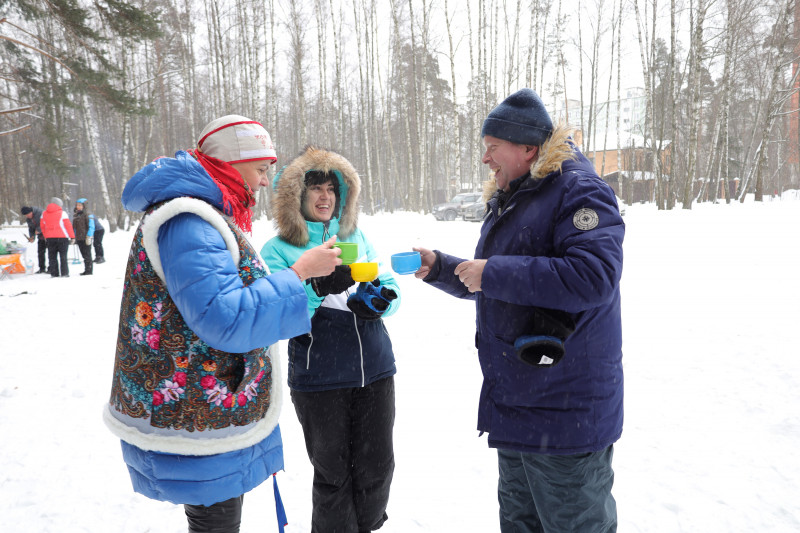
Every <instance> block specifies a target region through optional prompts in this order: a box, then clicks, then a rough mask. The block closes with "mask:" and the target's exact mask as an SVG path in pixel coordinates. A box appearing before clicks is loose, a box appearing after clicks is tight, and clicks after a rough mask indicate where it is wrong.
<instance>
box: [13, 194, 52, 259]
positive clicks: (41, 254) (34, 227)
mask: <svg viewBox="0 0 800 533" xmlns="http://www.w3.org/2000/svg"><path fill="white" fill-rule="evenodd" d="M19 212H20V213H22V216H24V217H25V222H27V223H28V242H33V241H34V240H36V242H37V245H36V252H37V254H36V255H37V258H38V260H39V270H37V271H36V273H37V274H45V273H47V271H48V269H47V268H45V255H46V254H45V252H46V251H47V239H45V238H44V235H42V228H41V226H40V222H41V218H42V208H41V207H31V206H29V205H24V206H22V208H21V209H20V210H19Z"/></svg>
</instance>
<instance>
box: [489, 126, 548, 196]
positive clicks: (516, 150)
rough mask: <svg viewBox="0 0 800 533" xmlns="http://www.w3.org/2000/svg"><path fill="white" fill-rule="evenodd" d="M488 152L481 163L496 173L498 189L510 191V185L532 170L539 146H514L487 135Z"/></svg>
mask: <svg viewBox="0 0 800 533" xmlns="http://www.w3.org/2000/svg"><path fill="white" fill-rule="evenodd" d="M483 145H484V146H485V147H486V151H485V152H484V153H483V157H482V158H481V162H482V163H483V164H484V165H489V168H490V169H492V170H493V171H494V179H495V181H496V182H497V188H498V189H502V190H504V191H505V190H508V184H509V183H511V182H512V181H514V180H515V179H517V178H519V177H520V176H522V175H523V174H525V173H526V172H528V171H529V170H530V169H531V163H533V161H535V159H536V155H537V154H538V153H539V147H538V146H528V145H525V144H514V143H512V142H509V141H506V140H503V139H498V138H497V137H492V136H491V135H486V136H484V138H483Z"/></svg>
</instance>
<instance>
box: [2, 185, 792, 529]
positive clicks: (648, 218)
mask: <svg viewBox="0 0 800 533" xmlns="http://www.w3.org/2000/svg"><path fill="white" fill-rule="evenodd" d="M798 220H800V200H797V199H794V200H783V201H772V202H767V203H764V204H755V203H746V204H744V205H740V204H733V205H727V206H726V205H708V204H701V205H697V206H695V207H694V209H692V210H691V211H684V210H681V209H676V210H674V211H669V212H663V211H662V212H658V211H656V210H655V208H654V207H653V206H651V205H633V206H629V207H628V209H627V214H626V215H625V221H626V223H627V236H626V239H625V268H624V273H623V281H622V291H623V294H622V302H623V319H624V329H623V337H624V346H623V349H624V353H625V355H624V364H625V378H626V379H625V386H626V397H625V409H626V415H625V429H624V432H623V436H622V439H621V440H620V441H619V442H618V443H617V445H616V447H615V456H614V467H615V471H616V484H615V487H614V495H615V497H616V499H617V505H618V511H619V531H621V532H624V533H627V532H669V533H672V532H687V533H696V532H703V533H731V532H752V531H759V532H789V531H800V492H798V489H797V483H798V482H797V480H798V479H800V461H798V459H797V455H796V454H797V453H798V448H800V346H798V345H799V344H800V334H798V331H800V312H798V302H800V268H799V267H800V225H798ZM360 225H361V227H362V228H363V229H364V231H365V232H366V234H367V236H368V237H369V238H370V239H371V240H372V242H373V243H374V244H375V246H376V248H377V249H378V251H379V252H381V253H382V254H383V256H384V259H385V260H386V261H387V262H388V257H389V256H390V255H391V254H392V253H395V252H399V251H405V250H410V249H411V247H412V246H415V245H422V246H425V247H429V248H439V249H442V250H444V251H447V252H450V253H455V254H460V255H462V256H463V257H471V253H472V251H473V249H474V245H475V242H476V240H477V234H478V229H479V225H478V224H475V223H471V222H463V221H456V222H436V221H435V220H434V219H433V217H432V216H430V215H427V216H423V215H419V214H411V213H395V214H391V215H389V214H381V215H377V216H373V217H367V216H363V217H362V218H361V224H360ZM20 231H24V230H22V229H20V228H6V229H4V230H2V231H0V238H4V239H7V240H11V239H14V240H18V241H19V240H21V235H20ZM106 233H107V235H106V239H105V248H106V258H107V262H106V263H105V264H102V265H97V266H96V267H95V275H94V276H85V277H81V276H78V275H77V274H79V273H80V272H81V271H82V265H80V264H78V265H71V266H70V268H71V273H72V276H71V277H70V278H68V279H51V278H50V277H49V276H47V275H24V274H20V275H15V276H13V279H12V280H6V281H0V331H2V333H1V334H0V433H1V435H0V532H4V533H12V532H14V533H16V532H25V533H29V532H57V533H72V532H97V533H108V532H131V533H133V532H136V533H140V532H143V531H150V532H170V533H171V532H176V533H177V532H181V531H186V525H185V524H186V521H185V517H184V514H183V510H182V508H181V507H179V506H175V505H171V504H168V503H162V502H155V501H151V500H148V499H146V498H144V497H142V496H139V495H137V494H134V493H133V491H132V490H131V486H130V481H129V478H128V474H127V471H126V469H125V466H124V465H123V463H122V458H121V452H120V447H119V442H118V441H117V439H116V438H115V437H113V436H112V435H111V434H110V433H109V432H108V431H107V430H106V428H105V426H104V425H103V423H102V421H101V407H102V405H103V403H104V402H106V401H107V399H108V395H109V387H110V378H111V371H112V365H113V358H114V343H115V338H116V327H117V319H118V312H119V300H120V295H121V289H122V276H123V273H124V264H125V261H126V256H127V251H128V247H129V245H130V240H131V233H130V232H128V233H125V232H117V233H115V234H108V232H106ZM272 235H273V230H272V227H271V223H270V222H268V221H266V220H263V221H259V222H257V223H256V224H255V230H254V234H253V239H252V240H253V242H254V244H255V245H256V246H257V247H259V248H260V246H261V244H262V243H264V242H265V241H266V240H267V239H268V238H269V237H271V236H272ZM28 253H29V256H30V257H31V258H32V259H33V260H34V262H35V249H34V248H33V246H31V247H30V249H29V251H28ZM70 255H72V252H71V253H70ZM398 279H399V283H400V287H401V290H402V294H403V305H402V307H401V308H400V310H399V311H398V313H397V314H396V315H394V316H392V317H390V318H388V319H387V320H386V323H387V327H388V329H389V332H390V334H391V337H392V341H393V343H394V347H395V354H396V357H397V367H398V374H397V376H396V386H397V424H396V426H395V452H396V457H397V467H396V471H395V478H394V483H393V485H392V497H391V500H390V502H389V509H388V513H389V521H388V522H387V523H386V525H385V526H384V528H383V529H382V531H385V532H387V533H400V532H402V533H409V532H416V531H420V532H423V531H424V532H436V533H442V532H444V533H449V532H464V531H469V532H481V533H484V532H496V531H498V530H499V527H498V519H497V498H496V492H495V491H496V483H497V466H496V454H495V452H494V451H493V450H490V449H489V448H488V447H487V445H486V439H485V437H481V438H479V437H478V433H477V431H476V430H475V423H476V404H477V400H478V391H479V388H480V383H481V375H480V369H479V367H478V361H477V354H476V351H475V349H474V347H473V345H472V339H473V333H474V308H473V304H472V303H469V302H463V301H458V300H456V299H453V298H450V297H448V296H446V295H444V294H443V293H440V292H438V291H436V290H434V289H432V288H430V287H427V286H425V285H424V284H423V283H421V282H420V281H419V280H416V279H414V278H413V276H398ZM282 353H283V354H284V356H285V345H284V346H283V350H282ZM284 362H285V361H284ZM284 367H285V364H284ZM283 381H284V384H285V379H284V380H283ZM284 388H285V385H284ZM281 428H282V431H283V437H284V447H285V456H286V471H285V472H281V473H279V475H278V481H279V484H280V489H281V494H282V496H283V500H284V503H285V505H286V510H287V514H288V518H289V526H288V528H287V532H298V533H299V532H308V531H309V526H310V513H311V475H312V469H311V467H310V465H309V462H308V458H307V456H306V452H305V447H304V444H303V438H302V434H301V431H300V427H299V425H298V423H297V420H296V418H295V414H294V410H293V409H292V406H291V403H290V401H289V400H288V391H287V399H286V402H285V404H284V408H283V415H282V417H281ZM274 514H275V512H274V503H273V496H272V487H271V483H265V484H264V485H262V486H261V487H259V488H257V489H256V490H254V491H252V492H251V493H249V494H248V495H247V496H246V497H245V507H244V517H243V524H242V532H243V533H249V532H263V531H276V526H275V517H274Z"/></svg>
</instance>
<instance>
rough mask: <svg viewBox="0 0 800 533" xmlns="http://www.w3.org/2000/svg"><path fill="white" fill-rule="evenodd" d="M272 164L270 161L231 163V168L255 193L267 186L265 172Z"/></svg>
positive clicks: (267, 181)
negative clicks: (237, 172)
mask: <svg viewBox="0 0 800 533" xmlns="http://www.w3.org/2000/svg"><path fill="white" fill-rule="evenodd" d="M272 163H274V161H272V160H271V159H259V160H257V161H245V162H243V163H231V166H232V167H233V168H235V169H236V170H237V171H239V174H241V175H242V178H243V179H244V181H245V183H247V184H248V185H249V186H250V189H252V191H253V192H254V193H255V192H256V191H257V190H258V189H259V188H261V187H268V186H269V178H268V177H267V170H268V169H269V166H270V165H271V164H272Z"/></svg>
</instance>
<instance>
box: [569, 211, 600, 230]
mask: <svg viewBox="0 0 800 533" xmlns="http://www.w3.org/2000/svg"><path fill="white" fill-rule="evenodd" d="M599 222H600V217H598V216H597V211H595V210H594V209H589V208H588V207H584V208H582V209H578V210H577V211H576V212H575V215H574V216H573V217H572V223H573V224H574V225H575V227H576V228H578V229H579V230H581V231H587V230H590V229H594V228H596V227H597V224H598V223H599Z"/></svg>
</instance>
